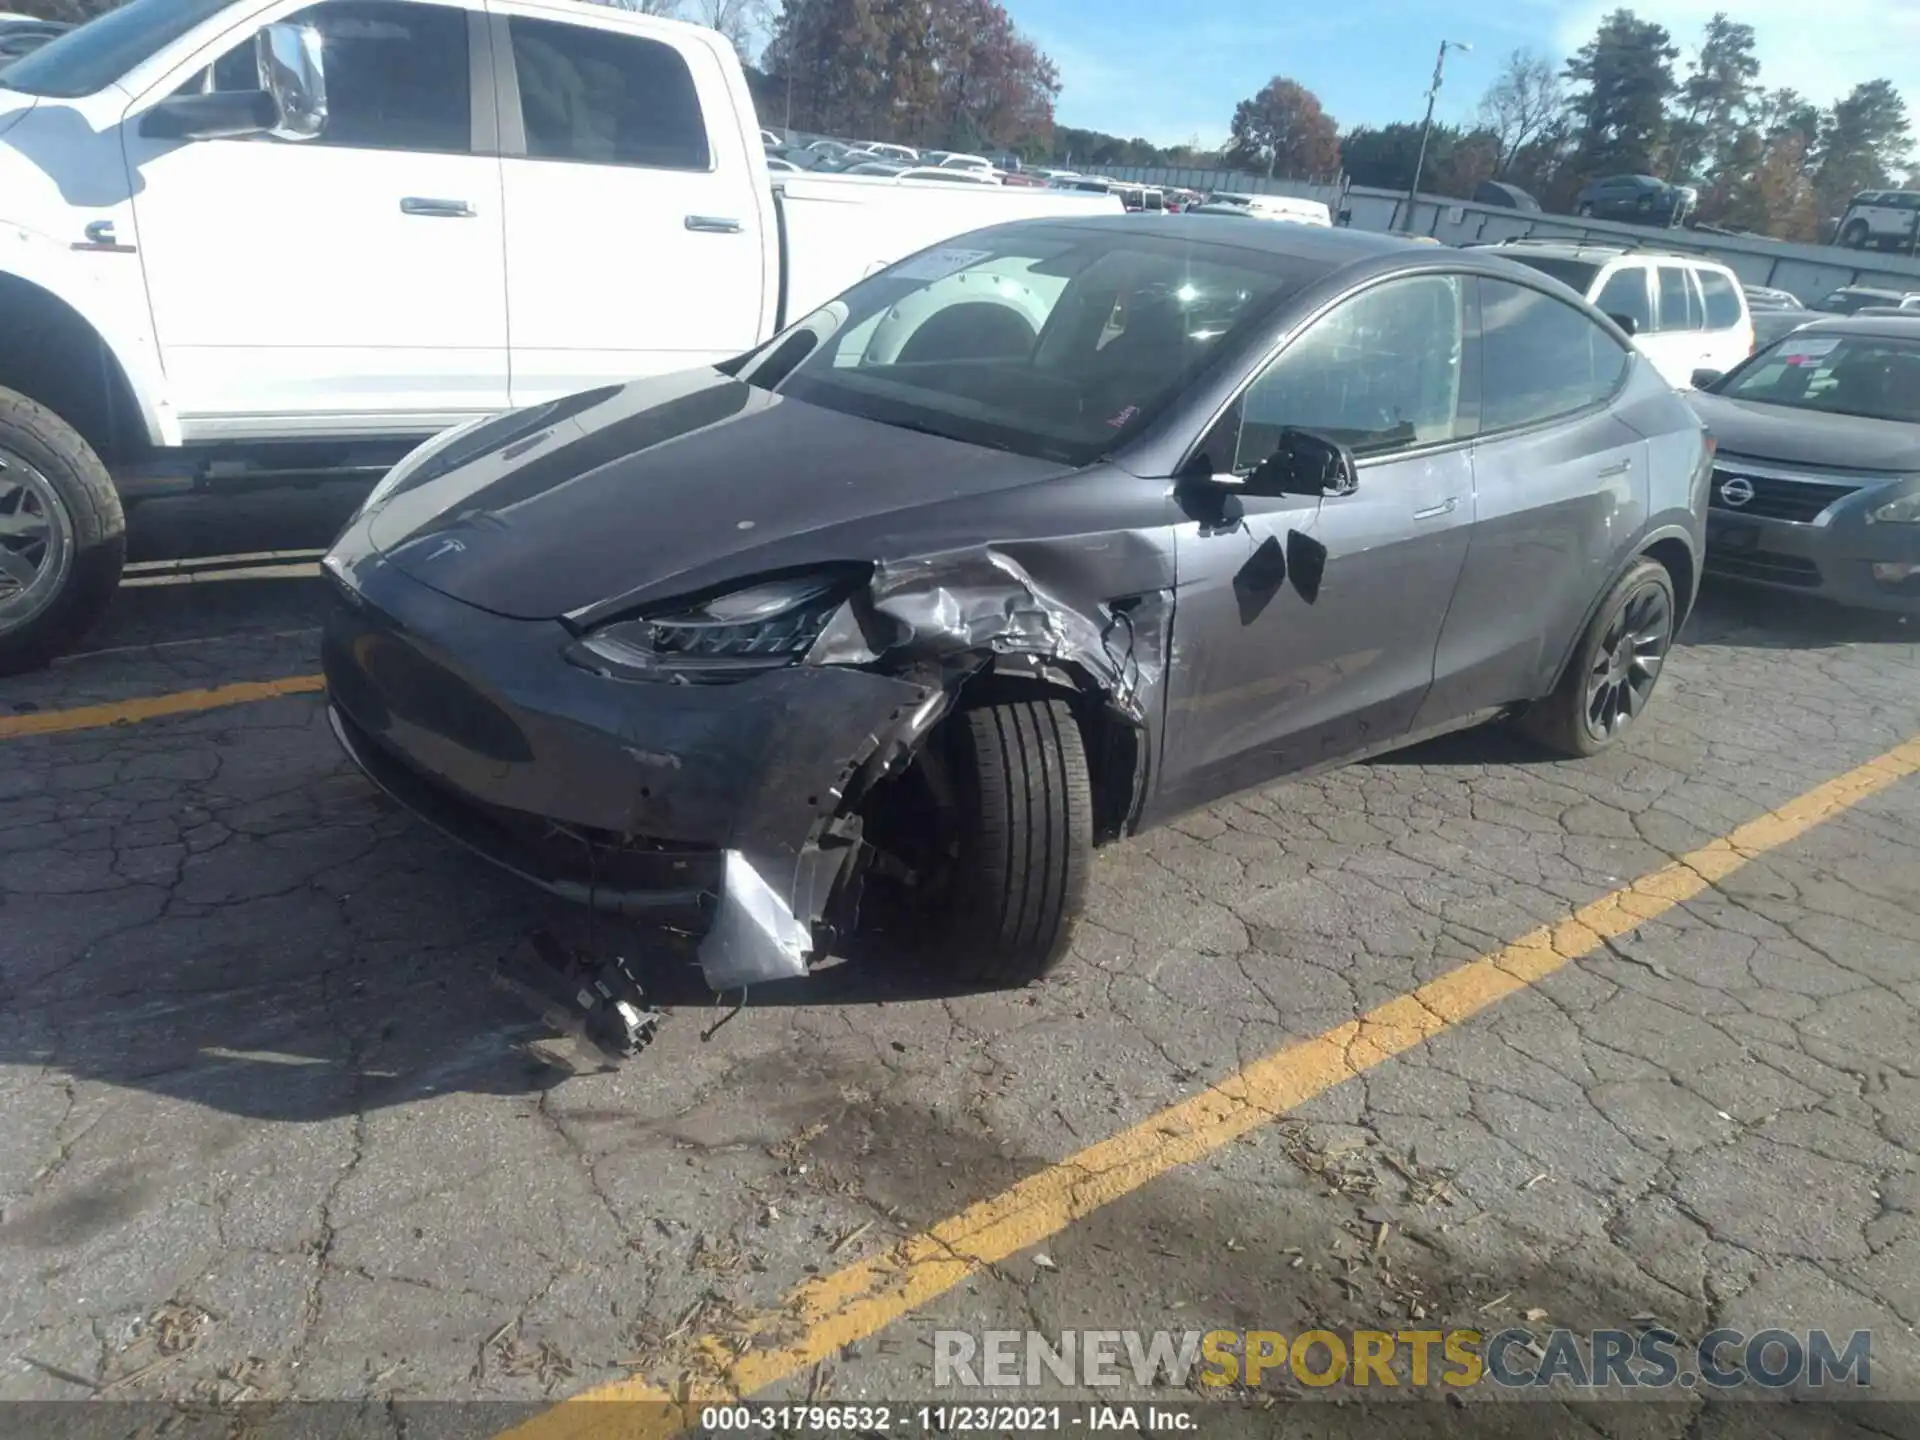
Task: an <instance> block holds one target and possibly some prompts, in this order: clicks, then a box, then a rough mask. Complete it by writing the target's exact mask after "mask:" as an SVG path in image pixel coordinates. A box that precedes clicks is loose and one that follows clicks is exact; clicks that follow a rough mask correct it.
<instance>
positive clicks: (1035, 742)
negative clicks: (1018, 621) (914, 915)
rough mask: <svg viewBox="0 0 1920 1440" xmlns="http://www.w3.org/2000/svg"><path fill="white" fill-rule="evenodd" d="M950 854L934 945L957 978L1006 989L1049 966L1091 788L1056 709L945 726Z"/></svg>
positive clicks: (1069, 714)
mask: <svg viewBox="0 0 1920 1440" xmlns="http://www.w3.org/2000/svg"><path fill="white" fill-rule="evenodd" d="M951 739H952V755H951V765H952V778H953V786H954V799H955V801H956V802H957V811H958V814H957V821H958V826H957V829H958V835H957V847H956V849H957V853H956V854H955V856H954V870H953V876H952V880H953V885H952V889H951V891H950V897H951V900H950V905H949V907H948V909H947V912H946V914H945V916H944V917H943V920H944V926H945V934H944V936H943V937H942V940H941V945H940V948H941V949H942V950H944V951H945V952H946V957H947V959H948V962H949V966H950V968H951V971H952V972H953V973H954V974H956V975H958V976H959V977H960V978H962V979H965V980H968V981H972V982H976V983H981V984H987V985H995V986H1005V987H1009V988H1013V987H1018V986H1021V985H1025V984H1028V983H1029V982H1030V981H1033V980H1037V979H1039V978H1040V977H1041V976H1042V975H1045V974H1046V973H1047V972H1048V971H1049V970H1051V969H1053V967H1054V966H1055V965H1057V964H1058V963H1059V962H1060V959H1061V957H1062V956H1064V955H1065V954H1066V951H1067V942H1068V941H1069V939H1071V937H1072V931H1073V921H1074V918H1075V917H1076V916H1077V915H1078V914H1079V912H1080V906H1081V901H1082V899H1083V897H1084V895H1085V893H1086V885H1087V867H1088V864H1089V861H1090V858H1091V855H1092V852H1093V788H1092V785H1091V782H1090V781H1089V778H1088V774H1087V757H1086V750H1085V747H1084V745H1083V744H1082V742H1081V738H1080V727H1079V725H1078V723H1077V722H1076V721H1075V720H1074V717H1073V711H1072V710H1071V709H1070V708H1069V707H1068V705H1067V704H1066V702H1065V701H1063V700H1053V699H1045V700H1042V699H1033V700H1014V701H1005V702H1002V703H999V704H995V705H983V706H980V707H979V708H978V709H974V710H968V711H964V712H962V713H961V714H960V715H958V716H956V717H955V719H954V722H953V731H952V735H951Z"/></svg>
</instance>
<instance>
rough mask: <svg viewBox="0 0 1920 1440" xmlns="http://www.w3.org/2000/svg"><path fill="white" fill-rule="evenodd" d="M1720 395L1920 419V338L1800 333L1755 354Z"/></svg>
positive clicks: (1796, 406)
mask: <svg viewBox="0 0 1920 1440" xmlns="http://www.w3.org/2000/svg"><path fill="white" fill-rule="evenodd" d="M1718 393H1720V394H1721V395H1724V396H1726V397H1727V398H1728V399H1729V400H1754V401H1758V402H1759V403H1761V404H1763V405H1787V406H1791V407H1792V408H1794V409H1796V410H1823V411H1826V412H1827V413H1829V414H1833V415H1862V416H1866V417H1868V418H1870V419H1874V420H1904V421H1908V422H1914V423H1920V342H1917V341H1912V340H1896V339H1888V338H1884V337H1882V336H1878V335H1871V336H1870V335H1819V334H1813V335H1809V334H1806V333H1805V332H1798V333H1795V334H1792V335H1789V336H1787V338H1786V339H1784V340H1780V341H1777V342H1775V344H1774V345H1773V347H1772V348H1771V349H1768V350H1763V351H1761V352H1760V353H1759V354H1758V355H1756V356H1754V357H1753V359H1751V360H1749V361H1748V362H1747V363H1746V364H1745V365H1743V366H1741V367H1740V369H1739V370H1737V371H1735V372H1734V373H1733V374H1732V375H1730V376H1728V377H1727V379H1726V380H1725V381H1724V382H1723V383H1722V385H1721V387H1720V388H1719V392H1718Z"/></svg>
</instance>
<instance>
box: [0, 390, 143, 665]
mask: <svg viewBox="0 0 1920 1440" xmlns="http://www.w3.org/2000/svg"><path fill="white" fill-rule="evenodd" d="M125 557H126V519H125V517H124V515H123V514H122V512H121V509H120V498H119V496H118V495H117V494H115V493H114V489H113V481H112V480H111V479H110V478H108V475H107V471H106V467H105V466H103V465H102V464H101V463H100V460H99V458H98V457H97V456H96V455H95V454H94V453H93V451H92V450H91V449H90V448H89V447H88V445H87V442H86V441H84V440H82V439H81V438H80V436H79V435H78V434H76V433H75V432H74V430H73V428H72V427H71V426H69V425H67V424H66V422H65V421H63V420H61V419H60V418H59V417H58V416H57V415H55V414H54V413H53V412H52V411H51V410H48V409H46V408H45V407H44V406H41V405H37V404H35V403H34V402H33V401H31V400H29V399H27V398H26V397H25V396H23V395H16V394H14V393H13V392H12V391H9V390H0V675H11V674H16V673H18V672H20V671H23V670H30V669H34V668H36V667H38V666H41V665H44V664H46V663H47V662H48V661H50V660H52V659H53V658H54V657H55V656H57V655H59V654H60V653H61V652H62V651H64V650H65V649H67V648H68V647H69V646H70V645H71V644H72V643H73V642H74V641H76V640H78V639H79V638H80V637H81V636H82V635H84V634H85V633H86V632H87V631H88V630H89V629H91V628H92V627H93V625H94V623H95V622H96V621H97V620H98V619H99V618H100V616H101V614H102V612H104V611H105V609H106V607H107V603H108V602H109V601H110V600H111V599H112V598H113V592H114V590H115V588H116V587H117V586H118V584H119V582H120V567H121V562H122V561H123V560H124V559H125Z"/></svg>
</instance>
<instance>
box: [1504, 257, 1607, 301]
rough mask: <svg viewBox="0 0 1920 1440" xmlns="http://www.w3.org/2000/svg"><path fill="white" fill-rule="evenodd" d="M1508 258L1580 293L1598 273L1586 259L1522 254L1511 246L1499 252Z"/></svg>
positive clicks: (1584, 291)
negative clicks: (1565, 258)
mask: <svg viewBox="0 0 1920 1440" xmlns="http://www.w3.org/2000/svg"><path fill="white" fill-rule="evenodd" d="M1500 253H1501V254H1502V255H1505V256H1506V257H1507V258H1508V259H1509V260H1518V261H1519V262H1520V263H1521V264H1522V265H1525V266H1527V267H1528V268H1529V269H1533V270H1538V271H1539V272H1540V273H1541V274H1542V275H1551V276H1552V277H1553V278H1554V279H1556V280H1558V281H1559V282H1560V283H1561V284H1562V285H1566V286H1569V287H1571V288H1572V289H1575V290H1578V291H1579V292H1580V293H1581V294H1582V295H1584V294H1586V293H1587V287H1588V286H1589V285H1591V284H1593V277H1594V276H1596V275H1598V274H1599V273H1600V267H1599V266H1598V265H1595V264H1593V263H1592V262H1591V261H1588V260H1563V259H1560V258H1558V257H1556V256H1552V255H1522V254H1520V253H1518V252H1517V251H1515V250H1514V249H1512V248H1511V247H1509V248H1507V249H1504V250H1502V251H1501V252H1500Z"/></svg>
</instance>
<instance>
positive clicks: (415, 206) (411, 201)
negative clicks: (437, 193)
mask: <svg viewBox="0 0 1920 1440" xmlns="http://www.w3.org/2000/svg"><path fill="white" fill-rule="evenodd" d="M400 213H401V214H402V215H435V216H439V217H440V218H442V219H448V220H465V219H468V218H470V217H471V216H472V215H473V214H474V213H475V212H474V208H473V206H471V205H469V204H468V203H467V202H466V201H465V200H433V199H429V198H427V197H426V196H422V195H409V196H407V197H406V198H405V199H404V200H402V201H401V202H400Z"/></svg>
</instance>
